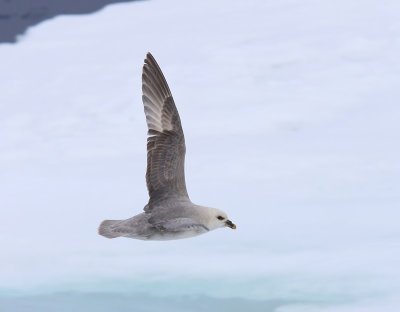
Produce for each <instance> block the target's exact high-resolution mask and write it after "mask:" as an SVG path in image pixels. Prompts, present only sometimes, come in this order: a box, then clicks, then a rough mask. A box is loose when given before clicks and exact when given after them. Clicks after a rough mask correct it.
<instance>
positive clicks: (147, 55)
mask: <svg viewBox="0 0 400 312" xmlns="http://www.w3.org/2000/svg"><path fill="white" fill-rule="evenodd" d="M149 60H154V56H153V55H152V54H151V52H147V53H146V58H145V59H144V62H145V63H148V62H149Z"/></svg>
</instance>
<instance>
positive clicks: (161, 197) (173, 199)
mask: <svg viewBox="0 0 400 312" xmlns="http://www.w3.org/2000/svg"><path fill="white" fill-rule="evenodd" d="M142 83H143V84H142V91H143V104H144V111H145V114H146V121H147V126H148V135H149V136H148V139H147V172H146V182H147V188H148V191H149V196H150V199H149V202H148V204H147V205H146V206H145V207H144V212H142V213H140V214H138V215H136V216H134V217H132V218H129V219H126V220H105V221H103V222H102V223H101V224H100V227H99V234H100V235H102V236H105V237H107V238H115V237H129V238H135V239H141V240H172V239H181V238H188V237H192V236H196V235H200V234H203V233H207V232H209V231H211V230H214V229H217V228H220V227H225V226H228V227H230V228H232V229H234V228H236V226H235V225H234V224H233V223H232V222H231V221H230V220H228V218H227V216H226V214H225V213H224V212H222V211H220V210H218V209H215V208H210V207H204V206H199V205H195V204H193V203H192V202H191V201H190V199H189V196H188V193H187V190H186V183H185V173H184V161H185V151H186V147H185V138H184V135H183V130H182V126H181V121H180V118H179V114H178V111H177V109H176V106H175V103H174V100H173V98H172V95H171V91H170V90H169V87H168V84H167V82H166V80H165V78H164V75H163V73H162V72H161V69H160V67H159V66H158V64H157V62H156V61H155V59H154V58H153V56H152V55H151V54H150V53H148V54H147V57H146V59H145V64H144V66H143V75H142Z"/></svg>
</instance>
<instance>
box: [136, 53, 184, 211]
mask: <svg viewBox="0 0 400 312" xmlns="http://www.w3.org/2000/svg"><path fill="white" fill-rule="evenodd" d="M142 91H143V96H142V98H143V104H144V112H145V114H146V121H147V127H148V138H147V172H146V182H147V188H148V191H149V195H150V200H149V205H147V206H146V207H147V208H145V210H147V209H151V206H152V204H153V203H156V202H157V201H161V200H163V199H166V198H170V197H176V196H178V197H185V198H188V194H187V190H186V184H185V171H184V162H185V151H186V148H185V137H184V135H183V130H182V126H181V121H180V118H179V114H178V111H177V109H176V106H175V103H174V99H173V98H172V94H171V91H170V90H169V87H168V84H167V81H166V80H165V78H164V75H163V73H162V72H161V69H160V67H159V66H158V64H157V62H156V60H155V59H154V57H153V56H152V55H151V54H150V53H148V54H147V56H146V59H145V60H144V66H143V75H142Z"/></svg>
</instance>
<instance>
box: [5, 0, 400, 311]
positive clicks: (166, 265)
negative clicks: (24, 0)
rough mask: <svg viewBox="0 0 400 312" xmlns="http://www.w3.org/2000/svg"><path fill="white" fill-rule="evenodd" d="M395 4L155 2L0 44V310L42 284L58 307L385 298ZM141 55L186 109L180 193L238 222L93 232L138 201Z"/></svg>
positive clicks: (334, 302)
mask: <svg viewBox="0 0 400 312" xmlns="http://www.w3.org/2000/svg"><path fill="white" fill-rule="evenodd" d="M399 9H400V3H399V2H398V1H394V0H387V1H380V2H376V1H372V0H370V1H369V0H367V1H361V0H353V1H344V0H339V1H324V2H322V1H315V0H314V1H313V0H306V1H301V2H300V1H295V0H282V1H279V2H274V1H263V0H250V1H232V0H230V1H228V0H218V1H211V0H204V1H183V0H169V1H161V0H153V1H143V2H134V3H129V4H117V5H112V6H108V7H107V8H105V9H104V10H102V11H100V12H98V13H96V14H92V15H86V16H61V17H57V18H55V19H52V20H49V21H46V22H44V23H42V24H40V25H39V26H37V27H35V28H32V29H30V30H29V31H28V34H27V36H26V37H23V38H21V39H20V41H19V43H17V44H15V45H14V44H2V45H0V59H1V60H2V62H0V86H1V87H0V88H1V89H0V90H1V92H0V185H1V193H0V209H1V213H2V220H3V222H2V225H1V227H0V246H1V248H2V251H1V253H0V276H1V278H0V303H1V302H3V303H2V304H3V306H5V307H6V312H9V311H12V312H14V311H25V310H24V307H26V304H25V303H24V304H21V302H24V300H28V301H29V300H31V299H32V300H31V301H29V302H30V303H29V304H30V305H31V310H32V307H37V306H35V304H37V302H36V303H35V300H36V301H38V300H39V301H40V298H42V297H41V296H50V297H51V296H52V294H54V297H53V301H51V300H50V299H47V300H44V302H45V304H51V303H52V302H53V304H55V305H56V306H57V305H58V307H59V306H60V304H58V303H59V302H63V303H62V304H61V306H64V305H65V306H68V304H72V303H71V302H70V301H68V300H66V302H64V301H63V300H65V299H60V296H61V295H60V294H69V293H71V292H72V293H73V294H76V293H80V294H93V293H95V294H98V293H101V294H105V295H104V296H110V302H112V300H115V296H119V295H121V294H123V295H126V296H134V299H135V300H132V301H133V303H132V302H129V306H130V307H131V308H132V304H134V303H135V302H138V301H140V300H138V298H143V302H142V303H143V304H144V306H146V304H147V303H150V302H152V303H154V302H155V301H154V298H164V299H165V298H167V299H165V300H166V302H164V301H162V300H161V301H160V307H162V308H163V309H166V310H167V309H168V307H169V306H168V303H169V304H170V305H171V307H172V306H173V303H172V301H173V300H178V299H176V298H186V300H189V301H188V302H191V301H190V300H195V299H193V298H203V297H202V296H204V298H206V299H204V300H203V301H204V304H206V303H207V302H208V301H207V300H209V307H208V308H207V309H208V311H212V308H213V307H214V310H215V311H217V310H221V308H220V307H225V308H226V307H230V306H229V304H232V301H231V300H232V299H231V298H238V299H240V300H248V301H245V306H246V307H249V305H248V304H249V303H248V302H253V303H254V304H258V305H259V307H261V308H263V309H262V311H278V312H294V311H295V312H298V311H311V312H314V311H324V312H325V311H335V312H336V311H339V312H342V311H343V312H344V311H346V312H347V311H351V312H353V311H363V312H364V311H366V312H370V311H398V310H399V308H400V266H399V263H400V249H399V247H400V243H399V239H400V228H399V226H398V225H399V217H400V213H399V210H398V207H399V202H400V183H399V181H400V165H399V158H400V147H399V143H398V142H399V138H400V132H399V130H400V125H399V122H398V121H399V120H400V108H399V106H398V103H399V101H398V99H399V98H400V88H399V78H400V63H399V62H398V56H399V55H400V20H399V19H398V12H399ZM147 51H151V52H152V53H153V55H154V56H155V57H156V59H157V60H158V62H159V64H160V66H161V68H162V69H163V71H164V74H165V76H166V78H167V80H168V82H169V85H170V87H171V90H172V93H173V95H174V98H175V101H176V103H177V106H178V109H179V112H180V115H181V118H182V124H183V127H184V131H185V136H186V145H187V157H186V175H187V178H186V182H187V185H188V190H189V193H190V196H191V199H192V201H193V202H195V203H199V204H204V205H208V206H213V207H218V208H220V209H223V210H225V211H227V212H228V213H229V216H230V218H231V219H232V220H233V221H234V222H235V223H236V224H237V226H238V229H237V230H236V231H230V230H228V229H227V230H220V231H215V232H213V233H210V234H208V235H204V236H199V237H197V238H193V239H190V240H181V241H171V242H141V241H135V240H128V239H118V240H106V239H104V238H102V237H100V236H98V235H97V233H96V231H97V226H98V224H99V222H100V221H101V220H103V219H108V218H110V219H114V218H115V219H122V218H127V217H130V216H132V215H133V214H136V213H138V212H140V211H141V209H142V207H143V206H144V205H145V204H146V201H147V190H146V187H145V182H144V174H145V165H146V152H145V140H146V124H145V118H144V114H143V108H142V104H141V83H140V79H141V68H142V64H143V59H144V57H145V54H146V52H147ZM142 295H143V297H140V296H142ZM65 296H67V297H68V295H65ZM82 296H83V295H82ZM113 296H114V297H113ZM187 296H189V297H187ZM193 296H194V297H193ZM38 298H39V299H38ZM45 298H48V297H45ZM79 298H81V297H79ZM168 298H170V299H168ZM188 298H189V299H188ZM190 298H192V299H190ZM164 299H163V300H164ZM217 299H218V300H222V301H221V306H219V303H215V301H213V300H217ZM81 300H83V301H84V300H86V299H84V296H83V297H82V298H81ZM168 300H169V301H168ZM182 300H184V299H182ZM73 301H74V302H75V304H77V303H76V302H78V303H79V300H73ZM83 301H82V302H83ZM128 301H129V300H128ZM10 302H11V304H10ZM157 302H158V301H157ZM218 302H219V301H218ZM275 303H276V304H275ZM29 304H28V306H29ZM125 304H128V302H125ZM110 305H111V306H113V305H112V303H110ZM122 306H123V304H121V306H120V307H121V309H122V310H121V311H125V310H123V307H122ZM124 307H125V306H124ZM195 307H197V305H195ZM79 308H81V309H82V311H89V309H93V311H102V310H101V309H100V310H99V308H98V307H97V308H95V307H94V306H90V307H89V308H88V307H86V306H85V308H84V305H83V304H82V305H77V306H76V307H74V309H75V310H77V311H80V310H79ZM192 308H194V307H193V306H192ZM46 309H47V310H46ZM126 309H127V307H126ZM155 309H156V308H155ZM160 309H161V308H160ZM171 309H172V308H171ZM248 309H250V308H248ZM53 310H54V308H52V307H50V306H44V307H43V306H41V308H40V311H53ZM68 310H71V309H69V308H66V311H68ZM153 310H154V309H153ZM242 310H243V309H242ZM27 311H29V310H27ZM136 311H147V310H146V309H145V308H142V310H140V308H138V307H136ZM171 311H174V309H172V310H171ZM175 311H178V310H177V309H175ZM196 311H197V310H196ZM199 311H203V310H199ZM232 311H234V310H232ZM239 311H240V309H239ZM254 311H256V308H254ZM257 311H258V310H257Z"/></svg>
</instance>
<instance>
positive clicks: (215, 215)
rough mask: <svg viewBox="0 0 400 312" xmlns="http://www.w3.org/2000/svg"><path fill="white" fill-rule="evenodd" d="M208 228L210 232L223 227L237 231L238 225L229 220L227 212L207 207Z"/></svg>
mask: <svg viewBox="0 0 400 312" xmlns="http://www.w3.org/2000/svg"><path fill="white" fill-rule="evenodd" d="M205 221H206V222H205V223H206V226H207V227H208V228H209V229H210V230H215V229H218V228H222V227H229V228H231V229H233V230H234V229H236V225H235V224H234V223H233V222H232V221H231V220H229V219H228V216H227V214H226V213H225V212H223V211H221V210H219V209H216V208H209V207H207V220H205Z"/></svg>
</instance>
